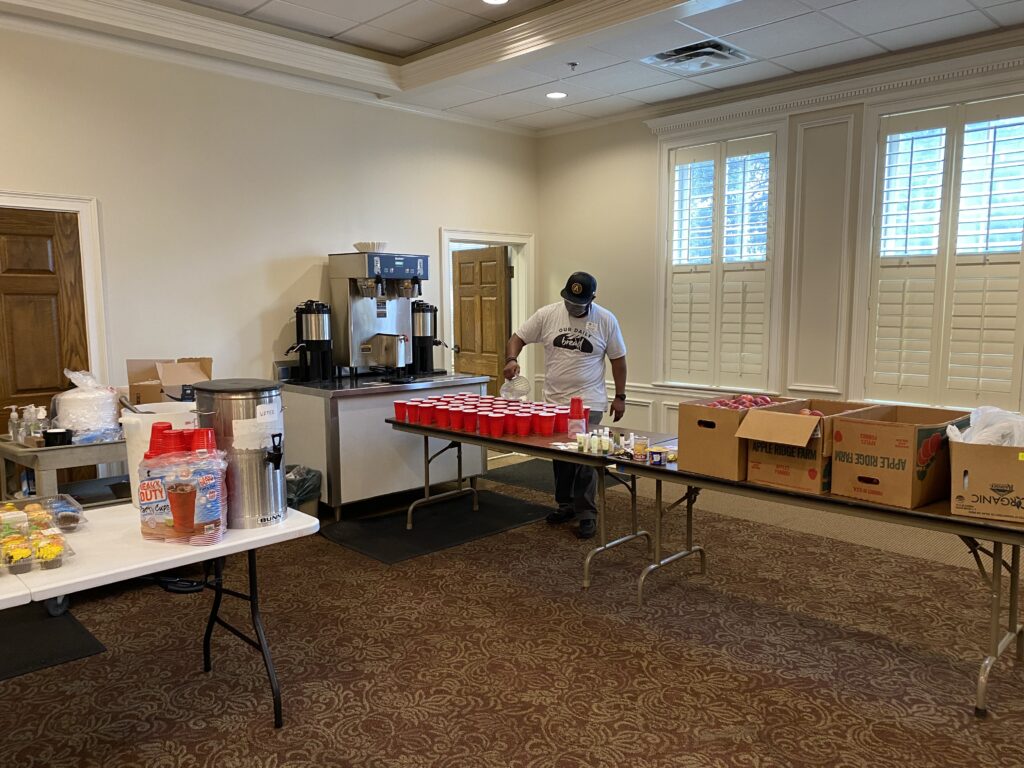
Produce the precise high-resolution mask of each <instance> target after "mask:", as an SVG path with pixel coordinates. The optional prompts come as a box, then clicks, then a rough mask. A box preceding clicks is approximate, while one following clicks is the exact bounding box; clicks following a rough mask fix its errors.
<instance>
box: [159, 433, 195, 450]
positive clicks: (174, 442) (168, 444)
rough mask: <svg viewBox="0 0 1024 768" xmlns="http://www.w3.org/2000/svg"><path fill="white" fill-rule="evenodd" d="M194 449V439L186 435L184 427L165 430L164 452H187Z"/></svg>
mask: <svg viewBox="0 0 1024 768" xmlns="http://www.w3.org/2000/svg"><path fill="white" fill-rule="evenodd" d="M191 449H192V441H191V440H187V439H186V437H185V430H184V429H168V430H166V431H165V432H164V450H163V453H185V452H186V451H189V450H191Z"/></svg>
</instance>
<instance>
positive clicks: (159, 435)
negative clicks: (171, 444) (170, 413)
mask: <svg viewBox="0 0 1024 768" xmlns="http://www.w3.org/2000/svg"><path fill="white" fill-rule="evenodd" d="M173 426H174V425H173V424H171V422H169V421H156V422H154V423H153V426H151V427H150V428H149V453H152V454H153V455H154V456H159V455H160V454H161V453H166V451H165V450H164V442H165V439H164V433H165V432H167V430H169V429H171V428H172V427H173Z"/></svg>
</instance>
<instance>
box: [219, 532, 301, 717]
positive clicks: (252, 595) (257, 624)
mask: <svg viewBox="0 0 1024 768" xmlns="http://www.w3.org/2000/svg"><path fill="white" fill-rule="evenodd" d="M246 554H247V555H248V560H249V594H244V593H242V592H236V591H234V590H232V589H228V588H227V587H225V586H224V558H223V557H219V558H217V559H216V560H214V561H213V581H212V582H210V581H207V583H206V586H207V587H208V588H209V589H212V590H213V591H214V597H213V606H212V607H211V608H210V618H209V620H208V621H207V622H206V634H205V635H204V636H203V671H205V672H209V671H210V670H211V669H212V668H213V664H212V661H211V654H210V641H211V639H212V637H213V628H214V626H215V625H218V624H219V625H220V626H222V627H224V629H226V630H227V631H228V632H230V633H231V634H233V635H234V636H235V637H237V638H239V639H240V640H242V641H243V642H245V643H248V644H249V645H251V646H252V647H253V648H255V649H256V650H258V651H259V652H260V653H261V654H262V656H263V663H264V665H265V666H266V668H267V678H268V679H269V680H270V690H271V693H272V694H273V697H274V727H275V728H280V727H281V726H282V725H284V719H283V717H282V715H281V687H280V686H279V685H278V682H277V672H276V671H275V669H274V661H273V659H272V658H271V656H270V646H269V645H268V644H267V633H266V631H265V630H264V629H263V619H262V618H261V617H260V595H259V581H258V579H257V575H256V550H254V549H250V550H249V551H248V552H247V553H246ZM224 595H228V596H230V597H234V598H237V599H239V600H244V601H245V602H247V603H249V613H250V615H251V618H252V628H253V630H254V631H255V632H256V639H255V640H253V639H252V638H251V637H249V636H248V635H247V634H245V633H244V632H242V631H241V630H239V629H237V628H236V627H234V626H233V625H231V624H229V623H228V622H226V621H225V620H224V619H222V618H221V617H220V605H221V600H222V599H223V597H224Z"/></svg>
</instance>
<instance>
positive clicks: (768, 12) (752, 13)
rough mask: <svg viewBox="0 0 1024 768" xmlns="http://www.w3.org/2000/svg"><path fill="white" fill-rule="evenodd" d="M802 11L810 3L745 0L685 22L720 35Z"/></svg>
mask: <svg viewBox="0 0 1024 768" xmlns="http://www.w3.org/2000/svg"><path fill="white" fill-rule="evenodd" d="M801 13H807V6H806V5H802V4H801V3H798V2H797V0H756V2H755V0H744V1H743V2H742V3H736V4H734V5H727V6H725V7H723V8H716V9H715V10H713V11H705V12H703V13H698V14H694V15H693V16H688V17H686V24H687V25H688V26H691V27H694V28H696V29H699V30H701V31H702V32H707V33H708V34H709V35H713V36H715V37H720V36H722V35H728V34H731V33H733V32H742V31H743V30H745V29H752V28H753V27H760V26H761V25H763V24H771V23H772V22H773V21H781V20H782V19H788V18H790V17H791V16H799V15H800V14H801Z"/></svg>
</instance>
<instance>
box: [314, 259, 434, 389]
mask: <svg viewBox="0 0 1024 768" xmlns="http://www.w3.org/2000/svg"><path fill="white" fill-rule="evenodd" d="M327 264H328V276H329V278H330V283H331V301H332V303H333V305H334V311H333V313H332V315H331V318H332V330H333V340H334V362H335V363H336V364H337V365H340V366H344V367H346V368H348V369H349V373H351V374H357V373H358V371H359V369H360V368H385V369H388V370H390V371H395V372H397V371H398V370H400V369H406V368H407V367H408V366H410V365H412V363H413V350H412V347H413V345H412V339H413V327H412V306H411V305H412V300H413V299H414V298H417V297H419V296H420V295H421V294H422V288H423V281H424V280H426V279H427V277H428V270H427V257H426V256H423V255H416V254H404V253H332V254H331V255H330V256H328V260H327Z"/></svg>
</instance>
